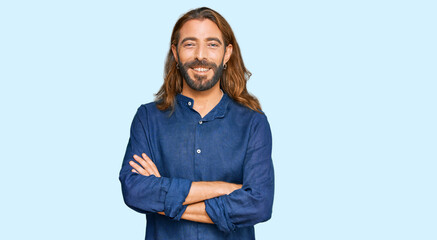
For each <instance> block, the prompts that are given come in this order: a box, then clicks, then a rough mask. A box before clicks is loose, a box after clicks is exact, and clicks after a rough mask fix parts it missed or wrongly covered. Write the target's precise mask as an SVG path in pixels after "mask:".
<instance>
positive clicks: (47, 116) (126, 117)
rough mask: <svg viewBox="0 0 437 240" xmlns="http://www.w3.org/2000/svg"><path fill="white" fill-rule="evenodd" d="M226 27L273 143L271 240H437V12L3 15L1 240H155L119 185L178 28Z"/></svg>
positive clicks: (397, 5) (360, 5) (84, 5)
mask: <svg viewBox="0 0 437 240" xmlns="http://www.w3.org/2000/svg"><path fill="white" fill-rule="evenodd" d="M204 5H205V6H209V7H211V8H213V9H215V10H217V11H218V12H220V13H221V14H222V15H223V16H224V17H225V18H226V19H227V20H228V21H229V23H230V24H231V26H232V27H233V30H234V32H235V34H236V36H237V39H238V41H239V44H240V47H241V49H242V53H243V57H244V60H245V63H246V66H247V67H248V68H249V70H250V71H251V72H252V73H253V77H252V78H251V80H250V81H249V84H248V89H249V91H251V92H252V93H254V94H255V95H256V96H257V97H258V98H259V99H260V100H261V104H262V106H263V109H264V111H265V112H266V114H267V116H268V118H269V121H270V124H271V127H272V131H273V140H274V149H273V158H274V165H275V170H276V195H275V204H274V213H273V217H272V219H271V220H270V221H268V222H266V223H262V224H259V225H257V227H256V231H257V239H296V240H307V239H308V240H310V239H311V240H313V239H314V240H319V239H335V240H340V239H344V240H350V239H354V240H355V239H372V240H373V239H396V240H399V239H437V229H436V226H437V208H436V202H437V196H436V183H437V177H436V170H437V165H436V160H437V150H436V149H437V148H436V147H437V137H436V136H437V128H436V122H437V115H436V104H437V97H436V91H437V84H436V81H437V73H436V69H437V68H436V67H437V48H436V43H437V36H436V24H437V14H436V12H437V7H436V4H435V1H264V2H260V3H255V2H249V1H215V2H213V1H174V2H171V1H162V2H159V3H158V2H157V1H155V2H154V3H150V2H146V1H2V2H1V3H0V79H1V88H0V100H1V101H0V104H1V119H0V121H1V124H0V128H1V129H0V130H1V133H0V135H1V144H0V146H1V156H0V158H1V174H0V178H1V179H0V184H1V191H2V193H1V196H2V197H1V200H0V201H1V204H0V208H1V214H0V216H1V217H0V218H1V231H0V239H8V240H9V239H143V238H144V229H145V218H144V216H143V215H141V214H138V213H136V212H134V211H132V210H130V209H129V208H128V207H126V206H125V205H124V203H123V200H122V196H121V190H120V184H119V182H118V171H119V168H120V166H121V161H122V158H123V155H124V151H125V147H126V144H127V140H128V137H129V127H130V123H131V121H132V118H133V115H134V113H135V112H136V109H137V108H138V107H139V106H140V104H143V103H146V102H150V101H152V100H153V94H154V93H156V92H157V91H158V89H159V87H160V86H161V84H162V73H163V66H164V58H165V55H166V54H167V51H168V48H169V39H170V33H171V30H172V27H173V25H174V23H175V22H176V20H177V19H178V17H179V16H180V15H181V14H183V13H184V12H186V11H187V10H189V9H192V8H195V7H199V6H204Z"/></svg>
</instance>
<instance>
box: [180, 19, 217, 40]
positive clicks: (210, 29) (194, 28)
mask: <svg viewBox="0 0 437 240" xmlns="http://www.w3.org/2000/svg"><path fill="white" fill-rule="evenodd" d="M184 38H196V39H199V40H205V39H207V38H218V39H220V40H221V41H223V39H222V33H221V31H220V29H219V28H218V27H217V25H216V24H215V23H214V22H213V21H211V20H209V19H202V20H199V19H192V20H189V21H187V22H186V23H185V24H184V25H182V28H181V30H180V31H179V41H182V40H183V39H184Z"/></svg>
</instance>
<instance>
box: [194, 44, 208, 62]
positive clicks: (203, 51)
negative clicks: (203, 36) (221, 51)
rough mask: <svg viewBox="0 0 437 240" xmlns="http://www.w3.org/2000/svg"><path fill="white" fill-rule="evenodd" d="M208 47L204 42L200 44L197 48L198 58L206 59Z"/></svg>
mask: <svg viewBox="0 0 437 240" xmlns="http://www.w3.org/2000/svg"><path fill="white" fill-rule="evenodd" d="M206 55H207V53H206V48H205V46H204V45H203V44H200V45H199V46H198V47H197V48H196V58H197V60H199V61H202V60H203V59H206Z"/></svg>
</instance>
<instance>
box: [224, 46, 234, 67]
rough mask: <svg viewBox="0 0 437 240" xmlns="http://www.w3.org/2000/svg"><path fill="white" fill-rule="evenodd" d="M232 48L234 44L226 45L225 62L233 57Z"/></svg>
mask: <svg viewBox="0 0 437 240" xmlns="http://www.w3.org/2000/svg"><path fill="white" fill-rule="evenodd" d="M232 49H233V48H232V44H229V45H228V46H226V52H225V57H224V59H223V64H226V63H227V62H228V61H229V59H231V55H232Z"/></svg>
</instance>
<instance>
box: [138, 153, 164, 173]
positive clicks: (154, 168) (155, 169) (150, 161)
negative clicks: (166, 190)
mask: <svg viewBox="0 0 437 240" xmlns="http://www.w3.org/2000/svg"><path fill="white" fill-rule="evenodd" d="M142 155H143V158H144V160H145V161H146V162H147V163H149V165H150V167H152V170H153V172H154V173H155V176H156V177H161V174H159V171H158V168H157V167H156V165H155V163H154V162H153V161H152V160H151V159H150V158H149V157H148V156H147V155H146V154H145V153H143V154H142Z"/></svg>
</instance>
